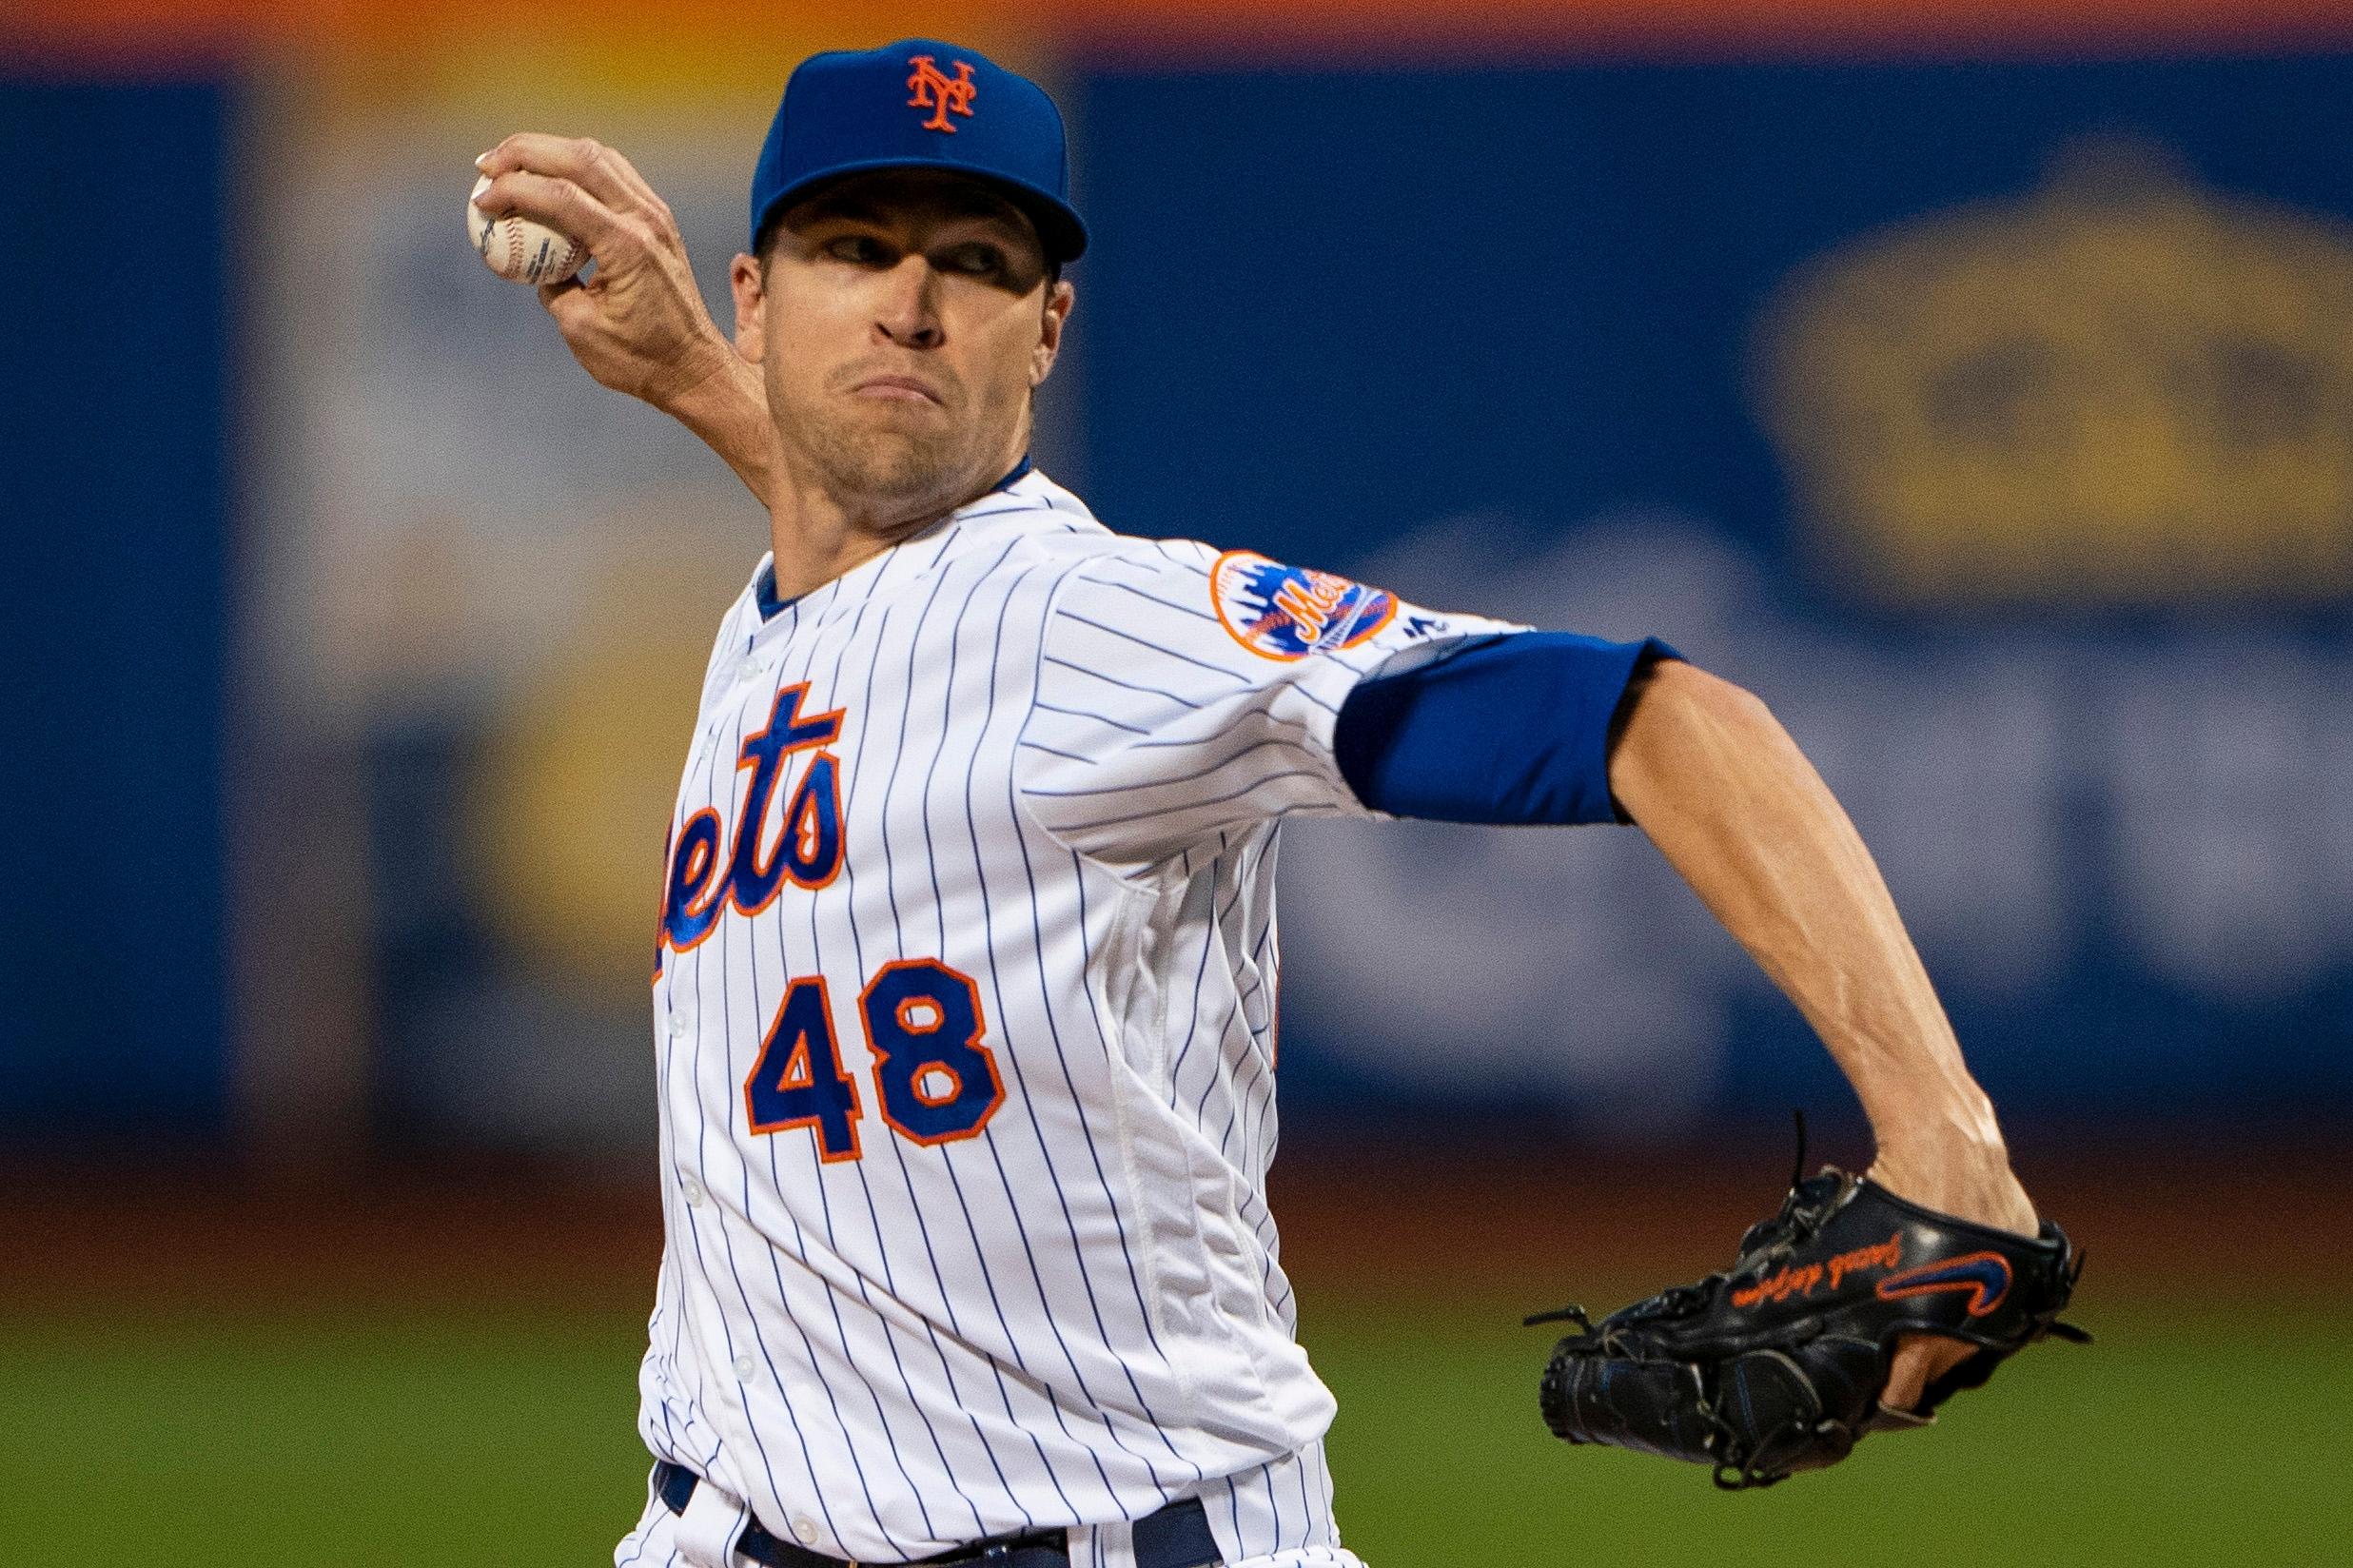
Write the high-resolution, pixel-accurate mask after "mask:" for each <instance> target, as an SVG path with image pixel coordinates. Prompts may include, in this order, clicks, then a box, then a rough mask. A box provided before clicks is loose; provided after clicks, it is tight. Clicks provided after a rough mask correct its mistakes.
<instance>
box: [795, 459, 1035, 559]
mask: <svg viewBox="0 0 2353 1568" xmlns="http://www.w3.org/2000/svg"><path fill="white" fill-rule="evenodd" d="M1028 449H1029V432H1028V430H1026V429H1024V430H1021V431H1018V432H1016V440H1015V441H1012V442H1010V444H1009V450H1008V451H1006V452H1004V453H1002V454H1000V455H999V457H998V459H997V461H994V462H993V463H991V464H990V466H989V468H988V469H987V471H986V472H984V473H981V474H979V475H977V476H969V477H968V479H967V480H966V482H965V483H964V484H963V485H961V486H958V487H957V488H956V489H954V490H952V491H951V492H948V493H946V494H945V495H942V496H939V497H935V498H931V499H929V500H923V501H918V502H915V503H912V504H895V505H894V504H892V503H891V502H887V501H884V500H879V499H878V498H876V497H873V496H867V495H842V494H840V493H838V492H836V491H833V490H832V489H829V488H828V487H827V486H826V485H825V483H824V482H823V481H822V480H820V479H819V478H818V476H817V475H816V473H815V472H814V469H813V468H812V467H811V465H809V464H807V463H805V462H801V461H795V456H794V453H793V452H792V451H791V450H790V448H789V446H788V447H787V449H786V451H785V452H784V453H783V454H782V461H781V462H780V464H779V467H778V475H777V478H778V480H779V482H778V483H777V485H776V487H775V491H774V492H773V493H772V497H771V500H770V504H769V509H768V537H769V544H770V547H771V549H773V550H774V552H775V578H776V597H777V598H780V599H790V598H799V597H800V596H801V595H803V594H806V593H808V592H810V591H811V590H812V589H815V588H821V587H823V586H824V585H825V584H827V583H829V582H831V581H833V579H834V578H837V577H840V576H841V575H842V574H844V573H845V572H850V571H853V570H855V569H856V568H857V567H859V566H861V565H863V564H865V563H866V562H867V561H870V560H872V559H874V558H875V557H876V556H878V555H880V554H882V553H883V552H884V551H885V550H888V549H890V548H891V547H892V545H894V544H897V543H899V542H901V541H902V540H905V539H912V538H913V537H914V536H915V535H917V534H920V533H922V532H923V531H924V530H925V529H927V528H929V527H931V525H932V524H933V523H935V522H937V521H939V520H940V519H942V518H944V517H946V516H948V514H950V513H951V512H953V511H955V510H956V509H957V508H958V507H962V506H969V505H971V503H972V502H973V501H975V500H979V499H980V498H981V497H983V496H985V495H987V494H988V493H989V491H990V487H992V486H993V485H995V484H996V482H997V481H998V480H1000V479H1002V478H1003V477H1004V476H1005V475H1006V474H1007V473H1009V472H1010V471H1011V469H1012V468H1013V466H1014V465H1015V464H1016V463H1018V462H1020V461H1021V459H1022V454H1023V453H1024V452H1026V451H1027V450H1028Z"/></svg>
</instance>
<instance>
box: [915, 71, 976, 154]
mask: <svg viewBox="0 0 2353 1568" xmlns="http://www.w3.org/2000/svg"><path fill="white" fill-rule="evenodd" d="M907 63H908V64H909V65H911V66H912V67H914V68H915V73H914V74H913V75H912V76H910V77H909V78H908V79H907V87H908V90H909V91H911V92H912V93H913V94H914V96H913V97H912V98H910V99H908V100H907V107H908V108H928V109H930V110H931V118H930V119H929V120H926V121H925V122H924V123H923V128H924V129H926V130H944V131H946V132H948V133H949V134H950V135H951V136H952V135H954V134H955V132H956V127H953V126H951V125H950V124H949V123H948V116H949V115H950V114H951V113H955V114H961V115H963V116H964V117H965V118H966V119H968V120H970V119H971V117H972V94H973V93H974V92H975V91H976V90H978V89H977V88H975V87H974V86H973V84H972V68H971V66H968V65H966V64H965V63H964V62H963V61H961V60H958V61H956V62H955V67H956V74H955V75H954V76H953V77H950V76H946V75H943V74H942V73H941V71H940V69H939V67H937V66H936V65H933V64H932V63H931V56H930V55H928V54H916V55H911V56H909V58H908V61H907Z"/></svg>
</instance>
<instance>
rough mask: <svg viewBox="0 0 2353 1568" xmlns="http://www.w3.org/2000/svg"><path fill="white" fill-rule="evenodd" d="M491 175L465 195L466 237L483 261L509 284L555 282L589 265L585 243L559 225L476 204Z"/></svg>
mask: <svg viewBox="0 0 2353 1568" xmlns="http://www.w3.org/2000/svg"><path fill="white" fill-rule="evenodd" d="M489 188H490V177H489V176H488V175H484V176H483V177H482V178H481V179H479V180H477V181H475V182H474V190H473V193H472V194H471V195H469V196H467V197H466V199H465V237H466V239H467V241H468V242H469V243H470V244H471V245H473V246H474V254H476V255H477V256H480V258H481V259H482V265H484V266H486V267H488V268H490V270H491V271H493V272H496V273H497V274H498V275H499V276H500V277H501V278H504V279H505V280H506V281H507V282H508V283H511V284H558V283H561V282H563V281H564V280H565V279H566V278H569V277H571V276H572V274H574V273H575V272H578V270H579V269H580V268H582V267H584V266H586V265H588V246H586V245H582V244H581V243H580V242H579V241H578V240H576V239H574V238H573V237H572V236H571V235H569V234H566V233H564V232H562V231H561V230H560V229H554V228H550V227H548V226H547V225H545V224H542V223H537V222H535V221H533V220H532V219H529V218H521V217H517V216H515V215H514V214H512V213H510V214H508V215H507V216H506V217H503V218H493V217H491V216H490V214H489V213H487V212H484V211H483V210H482V209H481V208H480V206H476V205H475V204H476V203H477V202H479V201H480V200H481V196H482V192H483V191H485V190H488V189H489Z"/></svg>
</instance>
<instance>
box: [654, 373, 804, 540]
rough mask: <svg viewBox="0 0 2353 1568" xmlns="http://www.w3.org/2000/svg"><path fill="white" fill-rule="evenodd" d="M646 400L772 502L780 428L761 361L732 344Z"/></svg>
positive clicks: (761, 498) (765, 500) (763, 499)
mask: <svg viewBox="0 0 2353 1568" xmlns="http://www.w3.org/2000/svg"><path fill="white" fill-rule="evenodd" d="M647 401H648V402H652V403H654V405H655V406H656V407H657V408H659V409H660V410H662V412H664V413H666V414H668V415H670V416H671V417H672V418H674V419H676V421H678V422H679V423H680V424H683V425H685V426H686V428H687V429H689V430H691V431H693V432H694V433H695V435H696V438H697V439H699V440H700V441H702V443H703V444H704V445H706V446H708V447H710V448H711V450H713V451H714V452H716V453H717V454H718V455H719V456H720V457H721V458H722V459H724V460H725V461H726V462H727V466H728V467H730V468H732V469H734V470H735V477H736V478H737V479H739V480H743V482H744V486H745V488H747V489H749V490H750V491H751V492H752V494H753V495H754V497H755V498H756V499H757V500H759V503H760V504H761V505H762V506H772V505H773V501H774V496H773V494H772V486H773V484H774V482H775V471H776V431H775V425H773V424H772V423H770V421H769V418H768V394H767V389H766V388H765V387H764V386H763V385H762V384H761V382H760V370H759V366H758V365H755V364H753V363H750V362H748V361H746V360H744V359H743V358H741V357H740V356H738V355H737V354H736V353H735V351H734V350H733V349H729V350H727V351H726V353H725V355H724V357H723V358H721V359H719V360H717V361H715V362H714V363H713V365H712V368H711V369H710V370H709V371H708V372H706V373H705V374H703V375H702V376H701V377H699V378H698V379H697V380H696V381H694V382H691V383H690V384H688V385H686V386H683V387H681V388H679V389H677V390H676V391H671V392H667V393H665V394H663V396H661V397H660V398H659V399H656V398H652V397H649V398H648V399H647Z"/></svg>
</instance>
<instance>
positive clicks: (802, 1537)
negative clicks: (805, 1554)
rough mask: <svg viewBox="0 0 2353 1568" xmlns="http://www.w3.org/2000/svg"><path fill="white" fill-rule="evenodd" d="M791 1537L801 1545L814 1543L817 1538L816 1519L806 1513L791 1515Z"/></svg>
mask: <svg viewBox="0 0 2353 1568" xmlns="http://www.w3.org/2000/svg"><path fill="white" fill-rule="evenodd" d="M793 1539H794V1540H797V1541H799V1542H800V1543H801V1544H802V1545H803V1546H808V1545H810V1544H812V1543H814V1541H815V1540H816V1539H817V1521H816V1520H815V1519H811V1518H810V1517H809V1516H808V1515H807V1514H794V1516H793Z"/></svg>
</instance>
